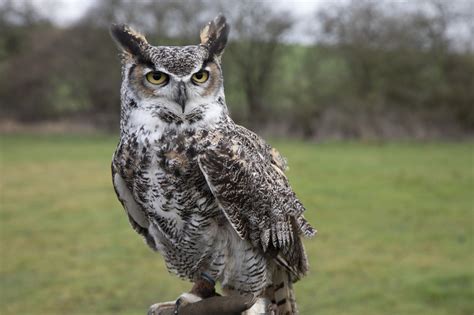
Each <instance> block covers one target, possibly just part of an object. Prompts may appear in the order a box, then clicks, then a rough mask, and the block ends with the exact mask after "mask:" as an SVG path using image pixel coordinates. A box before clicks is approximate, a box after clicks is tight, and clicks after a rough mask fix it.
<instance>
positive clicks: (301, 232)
mask: <svg viewBox="0 0 474 315" xmlns="http://www.w3.org/2000/svg"><path fill="white" fill-rule="evenodd" d="M228 33H229V26H228V24H227V23H226V20H225V18H224V17H223V16H222V15H219V16H218V17H217V18H216V19H214V20H213V21H211V22H209V23H208V24H207V25H206V26H205V27H204V28H203V29H202V30H201V33H200V39H201V43H200V44H199V45H193V46H152V45H150V44H148V42H147V40H146V39H145V37H144V36H143V35H141V34H139V33H137V32H136V31H134V30H132V29H131V28H130V27H128V26H126V25H114V26H112V28H111V34H112V36H113V38H114V39H115V40H116V42H117V43H118V45H119V47H120V48H121V49H122V54H121V60H122V87H121V103H122V104H121V119H120V142H119V144H118V146H117V149H116V151H115V154H114V156H113V161H112V176H113V184H114V187H115V191H116V193H117V196H118V198H119V200H120V201H121V203H122V205H123V206H124V208H125V210H126V213H127V215H128V218H129V220H130V223H131V225H132V226H133V228H134V229H135V230H136V231H137V232H138V233H139V234H141V235H142V236H143V237H144V239H145V241H146V243H147V244H148V245H149V246H150V247H151V248H152V249H153V250H155V251H158V252H159V253H160V254H161V255H162V256H163V257H164V259H165V262H166V266H167V268H168V270H169V271H171V272H173V273H175V274H177V275H178V276H179V277H181V278H186V279H189V280H191V281H192V282H197V281H200V280H202V279H203V278H204V279H206V280H208V281H211V282H214V281H215V282H220V283H221V285H222V289H223V292H224V293H225V294H231V293H234V292H238V293H251V294H253V295H255V296H258V297H265V298H267V299H268V300H270V301H272V303H273V304H274V305H273V308H274V309H277V311H276V312H277V313H278V314H288V313H289V314H294V313H296V312H297V310H296V305H295V300H294V294H293V289H292V283H293V282H295V281H296V280H298V279H299V278H300V277H302V276H303V275H304V274H305V273H306V271H307V269H308V262H307V258H306V254H305V250H304V248H303V244H302V242H301V236H307V237H310V236H313V235H314V234H315V230H314V229H313V228H312V227H311V226H310V225H309V223H308V222H307V221H306V220H305V218H304V217H303V211H304V210H305V209H304V207H303V205H302V204H301V202H300V201H299V200H298V199H297V198H296V196H295V193H294V192H293V191H292V189H291V187H290V186H289V183H288V180H287V178H286V177H285V175H284V171H285V169H286V162H285V159H284V158H283V157H282V156H281V155H280V154H279V153H278V152H277V151H276V150H275V149H273V148H272V147H270V146H269V145H268V144H267V143H266V142H265V141H264V140H262V139H261V138H260V137H259V136H258V135H256V134H255V133H253V132H251V131H249V130H247V129H245V128H244V127H242V126H239V125H237V124H235V123H234V122H233V121H232V119H231V118H230V117H229V115H228V111H227V106H226V103H225V96H224V86H223V75H222V68H221V56H222V53H223V51H224V48H225V46H226V43H227V37H228ZM188 297H189V295H188Z"/></svg>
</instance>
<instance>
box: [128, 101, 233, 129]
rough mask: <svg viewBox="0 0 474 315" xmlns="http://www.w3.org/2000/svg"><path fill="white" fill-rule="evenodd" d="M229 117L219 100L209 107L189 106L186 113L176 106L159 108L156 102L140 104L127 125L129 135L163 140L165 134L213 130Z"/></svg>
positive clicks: (168, 105)
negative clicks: (202, 129) (148, 135)
mask: <svg viewBox="0 0 474 315" xmlns="http://www.w3.org/2000/svg"><path fill="white" fill-rule="evenodd" d="M225 113H227V109H226V107H225V105H223V104H222V103H221V102H219V100H217V101H210V102H208V103H204V104H203V103H192V102H188V103H187V104H186V109H185V111H184V113H183V112H182V111H181V109H180V108H179V106H177V104H174V103H171V102H169V103H163V102H162V103H159V104H156V103H154V102H153V101H152V100H144V101H141V102H137V107H136V108H131V109H130V112H129V114H128V119H127V123H126V125H125V126H124V127H125V128H127V129H128V131H138V132H144V133H147V134H154V135H156V136H159V135H161V134H163V133H164V131H165V130H169V129H175V130H189V129H200V128H206V129H209V128H212V127H213V125H215V124H217V123H218V122H219V121H220V120H222V119H223V117H224V116H225Z"/></svg>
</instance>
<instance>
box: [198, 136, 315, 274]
mask: <svg viewBox="0 0 474 315" xmlns="http://www.w3.org/2000/svg"><path fill="white" fill-rule="evenodd" d="M271 156H272V151H271V148H270V150H266V152H264V151H262V147H261V146H260V145H257V146H254V145H250V144H249V142H246V141H240V140H239V139H238V138H236V139H228V138H227V139H225V138H223V139H222V140H221V141H219V142H218V143H216V145H213V146H211V147H209V148H208V149H207V150H205V151H204V152H203V153H202V154H201V155H200V156H199V157H198V161H199V167H200V169H201V171H202V173H203V174H204V177H205V178H206V181H207V183H208V185H209V187H210V189H211V191H212V193H213V195H214V196H215V198H216V200H217V202H218V204H219V206H220V208H221V209H222V211H223V212H224V214H225V216H226V217H227V218H228V220H229V222H230V224H231V225H232V226H233V227H234V229H235V231H236V232H237V234H238V235H239V236H240V237H241V238H243V239H247V240H248V241H250V242H251V243H252V244H253V246H255V247H260V248H261V249H262V250H263V251H264V252H277V253H278V254H279V255H280V254H281V255H283V258H284V260H285V261H286V263H288V264H290V265H293V266H294V265H295V264H296V265H298V264H300V263H301V264H304V263H305V257H304V259H303V257H299V256H301V255H304V250H303V249H302V244H301V240H300V238H299V236H300V235H303V236H307V237H311V236H313V235H314V234H315V232H316V231H315V230H314V229H313V228H312V227H311V226H310V225H309V223H308V222H307V221H306V220H305V218H304V217H303V211H304V210H305V209H304V207H303V205H302V204H301V202H300V201H299V200H298V199H297V197H296V196H295V193H294V192H293V190H292V189H291V187H290V186H289V183H288V180H287V178H286V176H285V175H284V173H283V171H282V169H281V168H280V166H279V165H278V163H277V161H275V160H274V159H273V158H269V157H271ZM303 260H304V261H303ZM295 267H296V269H297V271H298V270H299V271H301V272H303V273H304V269H306V266H295ZM297 273H298V274H299V273H300V272H297Z"/></svg>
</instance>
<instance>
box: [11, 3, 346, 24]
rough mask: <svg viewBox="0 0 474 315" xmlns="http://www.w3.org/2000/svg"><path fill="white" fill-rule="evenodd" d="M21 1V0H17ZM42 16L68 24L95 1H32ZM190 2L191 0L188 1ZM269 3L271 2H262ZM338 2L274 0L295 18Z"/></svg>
mask: <svg viewBox="0 0 474 315" xmlns="http://www.w3.org/2000/svg"><path fill="white" fill-rule="evenodd" d="M17 1H22V0H17ZM32 1H33V2H34V3H35V4H36V6H37V7H38V8H39V9H40V10H42V11H43V13H44V14H47V15H48V16H51V17H52V18H53V19H54V20H55V21H56V22H57V23H59V24H63V25H64V24H68V23H70V22H72V21H74V20H76V19H78V18H79V17H81V15H82V14H84V12H85V11H86V10H87V8H89V7H90V5H91V4H92V3H93V2H94V1H97V0H32ZM137 1H139V0H137ZM190 1H191V0H190ZM264 1H271V0H264ZM330 1H333V2H334V1H339V0H276V1H271V2H272V3H273V5H275V6H276V7H280V8H284V9H288V10H290V11H291V12H293V14H295V15H296V16H304V15H307V14H309V13H311V12H314V10H315V9H316V8H317V7H319V6H321V5H323V4H324V2H330Z"/></svg>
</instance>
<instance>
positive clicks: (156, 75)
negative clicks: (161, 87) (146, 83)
mask: <svg viewBox="0 0 474 315" xmlns="http://www.w3.org/2000/svg"><path fill="white" fill-rule="evenodd" d="M160 79H161V73H159V72H158V73H153V80H156V81H159V80H160Z"/></svg>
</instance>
